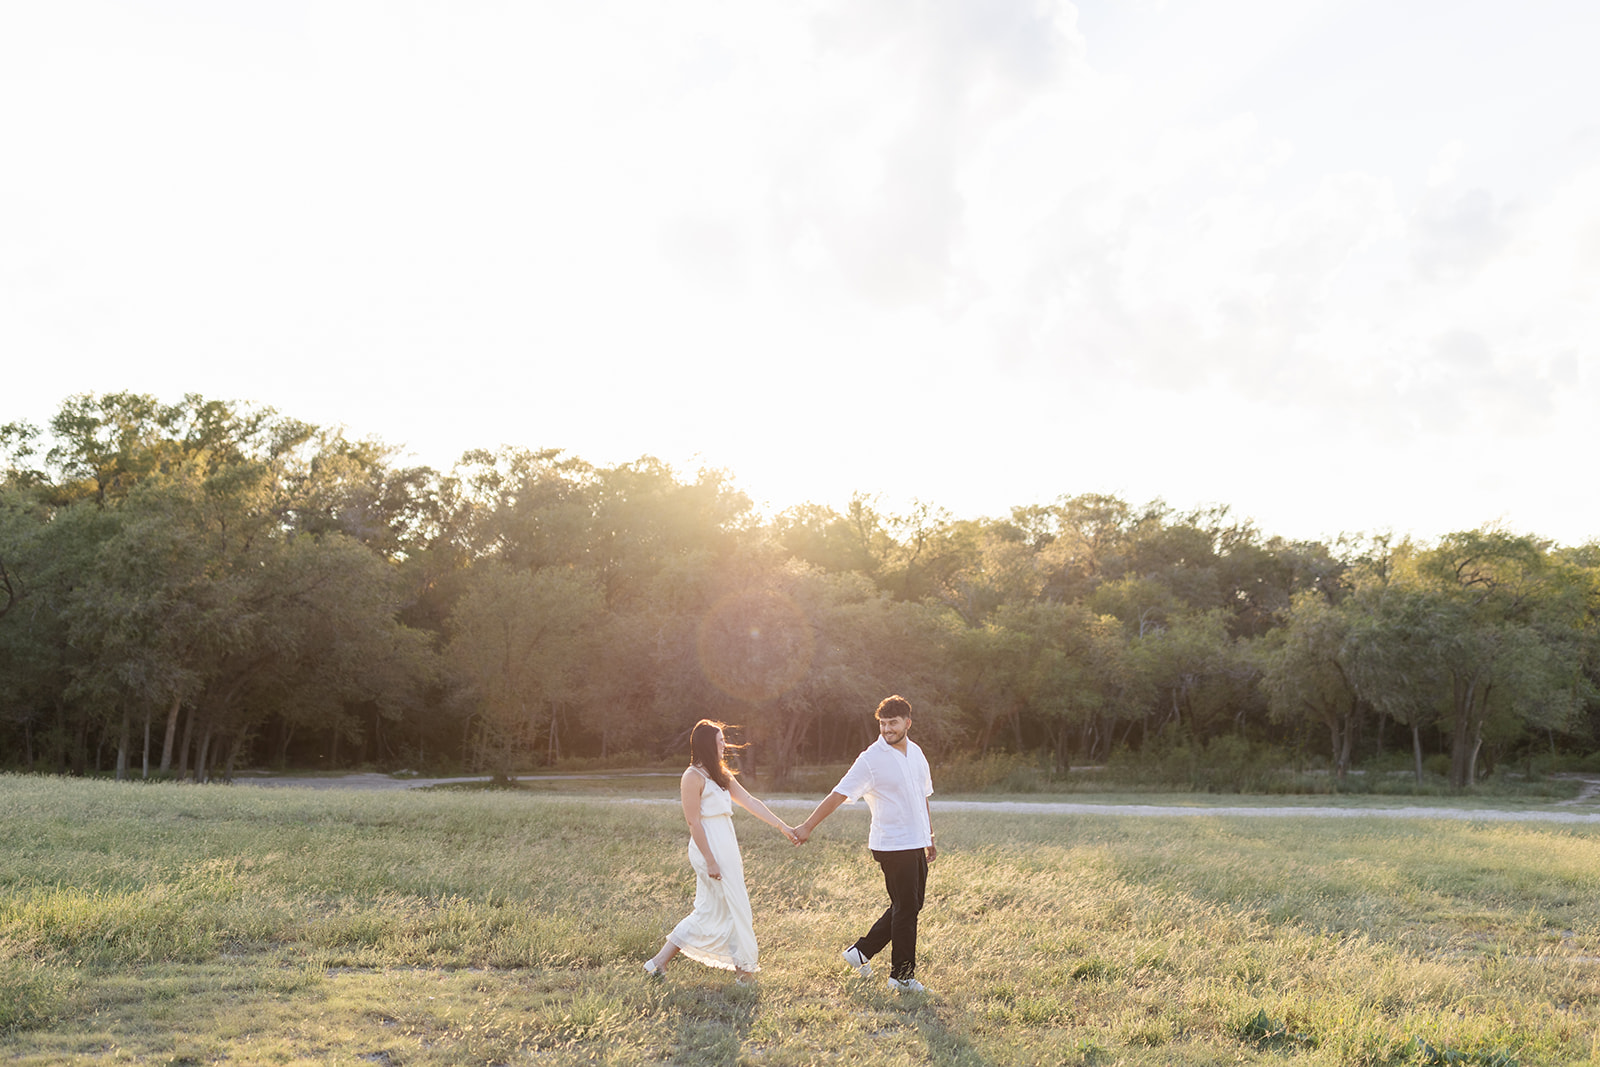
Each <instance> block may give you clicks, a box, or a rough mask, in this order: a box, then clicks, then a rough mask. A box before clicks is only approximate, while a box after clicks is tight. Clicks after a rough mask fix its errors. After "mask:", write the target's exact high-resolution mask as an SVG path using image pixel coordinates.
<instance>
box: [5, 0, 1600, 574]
mask: <svg viewBox="0 0 1600 1067" xmlns="http://www.w3.org/2000/svg"><path fill="white" fill-rule="evenodd" d="M1596 41H1600V4H1595V3H1593V2H1592V0H1571V2H1544V0H1525V2H1523V3H1520V4H1504V3H1496V4H1490V3H1487V2H1478V0H1449V2H1444V0H1421V2H1408V3H1403V4H1396V3H1392V2H1377V0H1342V2H1339V3H1332V2H1318V0H1208V2H1206V3H1203V4H1202V3H1194V2H1179V0H1170V2H1157V0H1103V2H1085V3H1082V4H1078V5H1074V4H1071V3H1067V2H1055V3H1052V2H1050V0H944V2H914V0H726V2H700V0H673V2H671V3H662V2H660V0H618V2H611V0H583V2H581V3H575V2H563V3H553V2H544V3H533V2H519V0H502V2H479V0H438V2H419V0H412V2H400V0H391V2H375V0H374V2H359V0H339V2H321V0H301V2H294V0H259V2H249V0H112V2H106V3H86V2H79V0H49V2H47V3H46V2H38V3H35V2H31V0H0V364H3V366H4V373H3V376H0V422H3V421H8V420H12V419H29V420H31V421H34V422H36V423H42V422H43V421H45V420H46V419H48V417H49V416H50V414H51V413H52V412H53V411H54V410H55V409H56V407H57V405H58V404H59V403H60V401H61V400H63V399H64V398H66V397H67V396H69V395H72V394H75V393H79V392H85V391H94V392H107V391H112V390H118V389H130V390H135V391H138V392H144V393H151V394H154V395H156V396H158V397H160V398H162V399H165V400H175V399H177V398H178V397H180V396H181V395H183V394H184V393H191V392H193V393H200V394H202V395H204V396H206V397H208V398H215V399H237V400H246V401H253V402H257V403H260V404H266V405H270V406H272V407H275V408H277V409H278V410H279V411H281V412H283V413H284V414H287V415H292V416H295V417H297V418H302V419H306V420H309V421H312V422H318V423H323V424H329V425H341V426H344V427H346V428H347V429H348V431H349V432H351V433H352V434H354V435H356V436H369V435H370V436H376V437H379V438H382V439H383V440H385V441H387V442H389V443H391V444H395V445H399V446H403V448H404V449H405V450H406V451H407V452H408V453H409V454H410V455H411V456H412V457H413V459H414V460H415V461H419V462H425V463H429V464H432V465H435V466H438V467H441V468H448V467H449V466H450V465H451V464H452V463H453V462H454V461H455V459H456V458H457V457H458V456H459V454H460V453H461V452H463V451H465V450H466V449H469V448H478V447H494V446H497V445H500V444H514V445H525V446H529V447H558V448H563V449H565V450H567V451H568V452H570V453H572V454H575V455H577V456H580V457H582V458H584V459H586V460H589V461H591V462H594V463H597V464H612V463H618V462H624V461H627V460H630V459H634V458H637V457H638V456H640V455H641V454H646V453H648V454H652V455H656V456H659V457H660V458H662V459H664V460H667V461H668V462H670V463H672V464H673V465H674V466H675V467H677V468H679V470H680V471H683V472H685V473H689V472H693V471H694V470H696V469H698V468H699V467H701V466H712V467H720V468H725V469H727V470H729V471H730V472H731V473H732V474H733V476H734V478H735V481H736V483H737V484H738V485H740V486H741V487H742V488H744V489H745V490H746V491H747V492H749V493H750V494H751V496H752V497H754V498H755V499H756V500H757V501H760V502H764V503H766V504H767V505H769V506H771V507H773V508H775V509H781V508H783V507H787V506H789V505H792V504H799V503H803V502H807V501H811V502H816V503H824V504H833V505H836V506H837V505H840V504H843V503H844V502H845V501H846V500H848V498H849V496H850V494H851V492H852V491H857V490H859V491H862V492H866V493H871V494H880V496H881V499H882V501H883V502H884V504H885V505H886V506H889V507H890V508H891V509H892V508H895V507H901V506H904V505H905V504H906V503H907V502H909V501H910V500H912V499H921V500H923V501H927V502H930V503H933V504H936V505H939V506H942V507H944V508H947V509H948V510H949V511H951V512H952V513H954V514H955V515H957V516H959V517H970V518H975V517H979V516H1001V515H1005V514H1007V513H1008V512H1009V510H1010V509H1011V507H1012V506H1014V505H1020V504H1033V503H1046V502H1049V501H1050V500H1053V499H1055V498H1057V497H1059V496H1062V495H1076V494H1078V493H1085V492H1110V493H1116V494H1118V495H1121V496H1123V497H1125V498H1127V499H1129V500H1130V501H1132V502H1144V501H1146V500H1149V499H1152V498H1156V497H1160V498H1163V499H1165V500H1166V501H1167V502H1168V503H1170V504H1172V505H1174V506H1177V507H1180V508H1188V507H1193V506H1199V505H1209V504H1226V505H1229V506H1231V507H1232V508H1233V509H1234V511H1235V513H1236V514H1238V515H1240V516H1242V517H1248V518H1253V519H1254V520H1255V521H1256V522H1257V524H1258V525H1259V526H1260V527H1261V528H1262V530H1263V531H1264V532H1266V533H1268V534H1280V535H1283V536H1285V537H1290V538H1319V537H1328V536H1333V535H1335V534H1337V533H1339V532H1343V531H1352V532H1353V531H1369V532H1370V531H1378V530H1394V531H1396V532H1400V533H1413V534H1416V535H1418V536H1421V537H1424V538H1433V537H1436V536H1438V535H1440V534H1443V533H1445V532H1449V531H1451V530H1458V529H1468V528H1473V527H1477V526H1479V525H1481V524H1483V523H1485V522H1496V521H1498V522H1503V523H1505V524H1507V525H1509V526H1510V527H1511V528H1513V529H1515V530H1517V531H1520V532H1532V533H1537V534H1540V535H1543V536H1546V537H1550V538H1553V539H1555V540H1557V541H1560V542H1563V543H1567V544H1575V543H1580V542H1583V541H1587V540H1591V539H1594V538H1596V537H1600V503H1597V500H1596V477H1595V467H1596V457H1597V455H1600V447H1597V446H1600V428H1597V427H1600V418H1597V416H1600V363H1597V354H1596V353H1597V345H1600V108H1597V107H1596V101H1597V100H1600V64H1597V63H1596V62H1595V60H1594V58H1593V49H1594V45H1595V42H1596Z"/></svg>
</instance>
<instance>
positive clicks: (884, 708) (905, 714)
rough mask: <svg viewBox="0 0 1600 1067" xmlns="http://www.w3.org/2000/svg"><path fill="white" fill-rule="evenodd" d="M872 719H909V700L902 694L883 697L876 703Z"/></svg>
mask: <svg viewBox="0 0 1600 1067" xmlns="http://www.w3.org/2000/svg"><path fill="white" fill-rule="evenodd" d="M872 717H873V718H874V719H909V718H911V701H909V700H907V699H906V698H905V697H903V696H898V695H897V696H892V697H884V698H883V700H882V701H880V702H879V704H878V710H877V711H875V712H873V713H872Z"/></svg>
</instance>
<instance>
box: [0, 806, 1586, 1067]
mask: <svg viewBox="0 0 1600 1067" xmlns="http://www.w3.org/2000/svg"><path fill="white" fill-rule="evenodd" d="M659 792H660V790H658V789H657V788H656V787H655V786H654V785H653V784H652V785H651V786H649V787H648V788H642V789H641V790H640V795H641V796H647V797H656V796H657V794H658V793H659ZM1167 799H1168V801H1169V802H1170V800H1171V799H1172V798H1170V797H1169V798H1167ZM1211 799H1212V800H1213V801H1216V800H1218V798H1211ZM1427 803H1429V804H1432V803H1433V801H1432V800H1431V799H1430V800H1429V801H1428V802H1427ZM782 810H783V811H784V812H785V814H786V815H788V817H790V818H798V817H799V814H798V809H792V808H784V809H782ZM0 815H3V816H4V817H3V818H0V1060H3V1061H4V1062H8V1063H19V1064H62V1063H97V1064H98V1063H116V1062H127V1063H159V1064H169V1063H196V1064H199V1063H213V1062H224V1061H225V1062H230V1063H249V1064H256V1063H263V1064H273V1063H281V1064H302V1063H305V1064H313V1063H314V1064H330V1063H349V1064H374V1063H377V1064H391V1065H392V1064H408V1065H411V1064H495V1063H508V1064H514V1063H529V1064H546V1063H551V1064H565V1063H590V1062H598V1063H609V1064H659V1063H685V1064H701V1063H709V1064H735V1063H751V1064H773V1065H801V1064H813V1063H818V1064H821V1063H841V1064H842V1063H852V1064H853V1063H878V1064H902V1063H903V1064H938V1065H981V1064H1018V1065H1022V1064H1027V1065H1032V1064H1074V1065H1077V1064H1085V1065H1112V1064H1138V1065H1146V1064H1149V1065H1154V1064H1174V1063H1181V1064H1223V1063H1247V1064H1296V1065H1298V1064H1305V1065H1322V1064H1374V1065H1376V1064H1391V1065H1396V1067H1398V1065H1403V1064H1405V1065H1409V1064H1418V1065H1420V1064H1430V1063H1437V1064H1479V1065H1484V1067H1506V1065H1509V1064H1512V1063H1517V1064H1524V1065H1532V1064H1574V1063H1600V1046H1597V1044H1596V1038H1595V1036H1594V1035H1595V1034H1596V1033H1600V848H1597V845H1600V828H1595V827H1591V826H1588V825H1586V824H1585V825H1577V826H1574V825H1566V824H1555V823H1537V822H1535V823H1526V822H1525V823H1500V822H1491V821H1459V820H1423V821H1418V820H1411V819H1406V820H1388V819H1381V818H1372V819H1359V820H1349V819H1319V818H1312V817H1305V818H1300V817H1287V818H1271V819H1254V818H1247V817H1240V816H1228V815H1199V816H1195V815H1189V816H1181V817H1180V816H1174V817H1153V818H1134V817H1128V816H1121V815H1110V814H1106V815H1101V814H1093V815H1051V814H1042V813H1040V812H1037V811H1036V812H1031V813H1021V814H1009V813H1008V814H997V813H994V812H949V813H941V814H940V815H939V816H938V823H939V826H938V829H939V839H940V843H941V846H942V849H943V851H942V854H941V856H940V858H939V860H938V861H937V863H936V864H935V865H934V868H933V874H932V878H931V881H930V886H929V899H928V906H927V910H926V911H925V912H924V915H923V932H922V952H921V962H920V967H919V976H920V977H921V978H922V979H923V980H924V981H926V982H927V983H928V985H929V986H930V988H931V989H932V990H933V992H932V993H931V994H929V995H927V996H913V997H905V998H901V997H897V996H894V995H892V994H890V993H888V992H887V990H885V989H884V988H883V987H882V986H881V984H880V983H879V982H878V981H862V980H860V979H857V978H856V977H855V976H854V975H853V974H852V973H851V972H849V971H848V970H846V969H845V968H844V966H843V964H842V963H840V962H839V960H838V956H837V953H838V951H839V949H841V948H842V947H843V946H844V945H846V944H848V943H849V942H850V941H851V940H852V939H853V938H854V937H855V936H856V935H857V934H859V933H860V932H861V931H862V929H863V928H864V926H865V925H866V923H867V922H869V921H870V919H871V918H873V917H874V916H875V915H876V914H877V912H878V911H879V910H881V908H882V907H883V903H884V901H883V889H882V882H881V878H880V876H879V875H878V872H877V869H876V867H875V866H874V865H873V864H872V863H871V860H870V857H869V856H868V854H867V852H866V849H865V845H864V838H865V826H866V821H865V817H864V813H862V812H860V811H857V810H853V809H844V810H841V811H840V812H839V813H838V814H836V815H835V816H834V817H833V818H832V819H830V820H829V821H828V822H827V823H825V824H824V825H823V827H822V828H821V829H820V830H819V831H818V833H817V835H816V836H815V837H814V838H813V839H812V841H811V843H809V844H808V845H806V846H805V847H803V848H801V849H793V848H791V847H790V846H789V845H788V844H787V843H786V842H784V841H783V840H782V839H781V838H780V837H778V835H776V834H775V833H773V832H772V831H771V830H770V829H768V828H767V827H764V826H762V825H761V824H759V823H757V822H756V821H755V820H754V819H751V818H748V817H747V816H745V815H743V814H742V813H740V814H739V815H738V816H737V827H738V830H739V833H740V834H741V836H742V838H743V841H744V846H745V857H746V869H747V876H748V879H749V883H750V888H751V895H752V900H753V903H754V906H755V918H756V930H757V934H758V936H759V937H760V938H761V946H762V964H763V967H764V970H763V973H762V976H761V982H760V983H759V985H758V986H757V987H755V988H754V989H745V988H739V987H735V986H733V985H732V984H731V982H730V981H729V980H728V977H727V976H726V975H724V974H721V973H717V972H712V971H709V970H707V969H705V968H702V967H699V966H698V965H696V964H694V963H692V962H687V961H679V962H677V963H674V964H673V966H672V968H671V971H670V973H669V975H668V977H667V979H666V981H665V982H662V983H658V984H652V983H649V982H647V981H646V980H645V979H644V977H643V973H642V971H641V970H640V968H639V963H640V961H642V960H643V959H644V958H645V957H646V956H648V955H650V954H651V953H653V952H654V951H655V950H656V948H658V947H659V945H660V942H661V938H662V936H663V935H664V934H665V933H666V931H667V930H668V929H670V928H671V926H672V925H673V924H674V923H675V922H676V921H677V920H678V919H679V918H681V917H682V915H683V914H684V913H685V912H686V911H687V910H688V908H689V906H690V901H691V897H692V894H693V885H692V878H691V875H690V873H689V871H688V867H687V864H686V862H685V860H684V856H683V850H684V844H685V838H686V833H685V830H684V827H683V823H682V818H681V816H680V815H679V814H678V813H677V811H676V810H675V809H674V808H673V807H672V806H671V805H668V804H660V803H652V804H634V803H628V802H626V801H625V800H622V799H619V798H612V797H605V796H595V795H585V796H584V797H581V798H578V799H572V798H564V797H560V796H553V795H548V794H545V793H542V792H534V791H515V790H502V791H487V792H485V791H476V792H449V791H414V792H384V793H357V792H347V791H324V790H313V789H278V790H266V789H254V788H247V787H238V786H236V787H222V786H206V787H195V786H185V785H174V784H162V785H149V786H134V785H126V784H124V785H118V784H115V783H109V782H94V781H68V780H61V779H34V778H19V777H0Z"/></svg>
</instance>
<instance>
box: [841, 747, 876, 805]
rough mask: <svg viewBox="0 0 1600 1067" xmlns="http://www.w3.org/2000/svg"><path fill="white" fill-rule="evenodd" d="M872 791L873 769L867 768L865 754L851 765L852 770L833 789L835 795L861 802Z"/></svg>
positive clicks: (845, 773)
mask: <svg viewBox="0 0 1600 1067" xmlns="http://www.w3.org/2000/svg"><path fill="white" fill-rule="evenodd" d="M871 789H872V768H871V767H869V766H867V754H866V753H865V752H863V753H861V755H859V756H857V757H856V761H855V762H854V763H852V764H850V769H849V770H848V771H845V772H844V777H843V778H841V779H839V784H838V785H836V786H834V787H833V791H834V792H835V793H838V794H840V795H841V796H843V797H844V798H845V799H846V800H860V799H861V798H862V797H863V796H864V795H866V794H867V793H868V792H870V791H871Z"/></svg>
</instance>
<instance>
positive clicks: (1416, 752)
mask: <svg viewBox="0 0 1600 1067" xmlns="http://www.w3.org/2000/svg"><path fill="white" fill-rule="evenodd" d="M1411 754H1412V755H1413V756H1415V757H1416V761H1417V784H1418V785H1421V784H1422V727H1420V726H1418V725H1417V724H1416V723H1412V724H1411Z"/></svg>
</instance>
